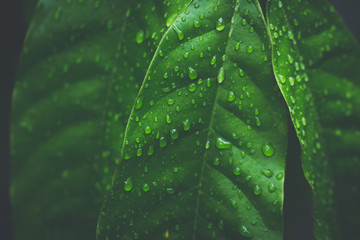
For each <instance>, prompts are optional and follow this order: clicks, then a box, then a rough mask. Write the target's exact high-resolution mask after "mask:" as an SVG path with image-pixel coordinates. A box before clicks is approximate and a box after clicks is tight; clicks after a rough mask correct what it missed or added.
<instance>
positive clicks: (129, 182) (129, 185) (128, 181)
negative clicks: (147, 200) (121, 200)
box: [124, 177, 133, 192]
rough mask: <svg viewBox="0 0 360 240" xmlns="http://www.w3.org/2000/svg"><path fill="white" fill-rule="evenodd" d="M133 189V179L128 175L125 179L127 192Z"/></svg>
mask: <svg viewBox="0 0 360 240" xmlns="http://www.w3.org/2000/svg"><path fill="white" fill-rule="evenodd" d="M132 189H133V180H132V178H131V177H128V178H127V179H126V180H125V181H124V190H125V191H127V192H130V191H131V190H132Z"/></svg>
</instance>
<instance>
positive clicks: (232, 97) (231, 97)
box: [226, 91, 235, 102]
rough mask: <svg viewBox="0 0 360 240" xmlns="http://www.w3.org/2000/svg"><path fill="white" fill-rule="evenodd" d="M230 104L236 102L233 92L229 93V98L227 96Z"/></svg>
mask: <svg viewBox="0 0 360 240" xmlns="http://www.w3.org/2000/svg"><path fill="white" fill-rule="evenodd" d="M226 100H227V101H228V102H232V101H234V100H235V94H234V92H233V91H229V92H228V96H227V99H226Z"/></svg>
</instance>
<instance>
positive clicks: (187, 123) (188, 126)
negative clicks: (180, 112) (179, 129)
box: [183, 119, 190, 131]
mask: <svg viewBox="0 0 360 240" xmlns="http://www.w3.org/2000/svg"><path fill="white" fill-rule="evenodd" d="M183 127H184V130H185V131H188V130H189V129H190V121H189V119H186V120H185V121H184V122H183Z"/></svg>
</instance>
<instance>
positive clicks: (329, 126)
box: [268, 0, 360, 239]
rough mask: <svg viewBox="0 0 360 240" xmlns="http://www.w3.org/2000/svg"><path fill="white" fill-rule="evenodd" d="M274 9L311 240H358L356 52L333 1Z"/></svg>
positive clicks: (276, 4)
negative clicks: (306, 189)
mask: <svg viewBox="0 0 360 240" xmlns="http://www.w3.org/2000/svg"><path fill="white" fill-rule="evenodd" d="M269 2H270V4H269V11H268V22H269V29H270V32H271V37H272V41H273V66H274V72H275V75H276V78H277V81H278V84H279V86H280V88H281V91H282V93H283V95H284V97H285V99H286V101H287V104H288V106H289V109H290V113H291V117H292V120H293V123H294V126H295V128H296V131H297V135H298V137H299V140H300V144H301V147H302V161H303V168H304V173H305V176H306V178H307V179H308V181H309V183H310V185H311V186H312V187H313V190H314V210H315V213H314V233H315V235H316V237H317V239H340V238H343V239H356V238H357V237H358V235H359V229H358V225H359V218H358V216H359V213H360V211H359V206H358V202H359V201H360V199H359V185H358V182H359V180H360V179H359V176H360V172H359V171H360V167H359V165H360V163H359V161H360V159H359V156H360V152H359V151H360V140H359V139H360V129H359V122H360V108H359V106H360V104H359V103H360V97H359V96H360V91H359V90H360V89H359V84H360V78H359V76H360V68H359V64H360V48H359V44H358V43H357V42H356V40H354V38H353V37H352V36H351V34H350V33H349V32H348V30H347V29H346V27H345V25H344V24H343V22H342V21H341V19H340V17H339V16H338V15H337V13H336V12H335V10H334V9H333V7H332V6H331V5H330V4H329V3H328V1H325V0H319V1H309V0H302V1H295V0H285V1H277V0H271V1H269ZM333 177H334V178H333ZM333 180H334V181H333ZM334 182H335V183H334ZM334 199H335V202H334ZM335 207H336V209H337V213H335V210H334V208H335ZM336 214H337V215H336ZM337 220H338V222H336V221H337ZM338 223H341V224H340V225H339V224H338ZM339 226H340V230H341V231H340V234H341V235H340V236H341V237H340V236H339V235H338V234H339V232H337V231H338V227H339ZM354 237H355V238H354Z"/></svg>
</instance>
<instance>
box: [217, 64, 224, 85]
mask: <svg viewBox="0 0 360 240" xmlns="http://www.w3.org/2000/svg"><path fill="white" fill-rule="evenodd" d="M224 80H225V70H224V68H223V67H221V68H220V69H219V73H218V75H217V81H218V83H219V84H221V83H223V82H224Z"/></svg>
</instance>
